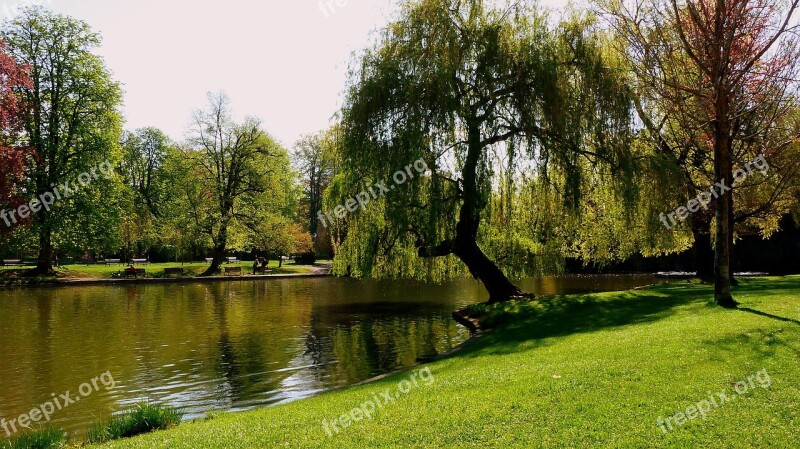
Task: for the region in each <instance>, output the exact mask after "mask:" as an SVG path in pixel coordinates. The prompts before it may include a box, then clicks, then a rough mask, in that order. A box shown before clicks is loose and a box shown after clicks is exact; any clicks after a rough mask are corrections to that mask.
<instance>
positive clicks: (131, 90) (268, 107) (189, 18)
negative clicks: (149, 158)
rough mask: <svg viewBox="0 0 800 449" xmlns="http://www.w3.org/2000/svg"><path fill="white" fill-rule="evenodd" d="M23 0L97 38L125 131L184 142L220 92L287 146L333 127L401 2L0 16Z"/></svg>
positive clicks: (309, 1)
mask: <svg viewBox="0 0 800 449" xmlns="http://www.w3.org/2000/svg"><path fill="white" fill-rule="evenodd" d="M26 1H27V2H36V1H38V2H41V1H44V3H45V4H49V6H50V7H51V8H53V9H55V10H57V11H59V12H62V13H65V14H68V15H71V16H73V17H76V18H79V19H82V20H85V21H86V22H88V23H89V25H91V27H92V29H94V30H95V31H97V32H99V33H100V34H101V35H102V36H103V46H102V48H101V49H100V50H99V53H100V54H101V55H102V56H103V57H104V58H105V59H106V64H107V66H108V67H109V68H110V69H111V71H112V72H113V73H114V77H115V79H116V80H117V81H119V82H121V83H122V85H123V89H124V90H125V105H124V108H123V111H124V113H125V117H126V120H127V123H126V125H125V127H126V129H134V128H140V127H144V126H155V127H158V128H160V129H162V130H164V131H165V132H166V133H167V134H168V135H170V136H171V137H172V138H173V139H176V140H179V141H180V140H183V138H184V136H185V132H186V130H187V128H188V126H189V121H190V118H191V112H192V111H193V110H195V109H197V108H200V107H203V106H204V105H205V102H206V92H209V91H218V90H224V91H225V92H226V93H227V94H228V95H229V96H230V97H231V100H232V102H233V108H234V111H235V113H236V114H237V115H239V116H243V115H253V116H256V117H259V118H260V119H262V120H263V122H264V127H265V129H266V130H267V131H269V132H270V133H271V134H272V135H273V136H275V137H276V138H278V139H279V140H280V141H281V142H282V143H283V144H284V145H286V146H287V147H291V146H292V145H293V144H294V142H295V141H296V140H297V139H298V137H299V136H300V135H302V134H306V133H311V132H315V131H318V130H320V129H323V128H325V127H327V126H328V125H329V124H330V120H331V118H332V116H333V114H334V113H335V112H336V111H337V109H338V107H339V106H340V104H341V95H342V91H343V88H344V84H345V79H346V75H347V69H348V64H349V62H350V60H351V54H352V53H353V52H354V51H358V50H360V49H362V48H364V47H365V46H366V45H367V44H368V42H369V37H370V33H371V31H372V30H375V29H377V28H379V27H382V26H383V25H385V24H386V23H387V22H388V20H389V18H390V17H391V13H392V12H394V10H395V8H396V3H397V2H396V0H338V1H339V3H340V4H344V6H342V7H339V6H336V3H335V2H334V3H333V6H332V9H328V10H327V11H328V12H327V16H326V14H325V13H324V12H323V11H322V10H321V8H320V0H226V1H224V2H223V1H210V0H128V1H123V0H23V2H21V3H20V2H17V1H16V0H0V15H2V16H4V17H5V16H7V14H8V12H9V11H13V7H14V6H15V5H18V4H24V2H26ZM325 1H326V2H327V1H328V0H325ZM4 2H5V3H4ZM544 3H545V4H550V5H554V6H559V5H563V4H564V3H565V1H564V0H547V1H545V2H544Z"/></svg>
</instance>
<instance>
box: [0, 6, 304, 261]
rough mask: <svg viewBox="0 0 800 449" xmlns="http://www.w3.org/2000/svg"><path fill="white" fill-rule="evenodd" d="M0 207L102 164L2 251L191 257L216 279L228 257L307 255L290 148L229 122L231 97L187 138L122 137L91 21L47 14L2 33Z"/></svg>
mask: <svg viewBox="0 0 800 449" xmlns="http://www.w3.org/2000/svg"><path fill="white" fill-rule="evenodd" d="M1 37H2V41H3V45H2V47H1V48H0V70H2V74H3V77H2V79H0V82H2V85H1V86H0V92H1V93H2V96H3V101H2V104H0V127H2V137H3V139H2V141H3V145H2V147H0V160H1V161H2V166H3V170H2V173H1V176H0V208H3V209H5V208H9V209H14V208H17V207H19V206H20V205H23V206H24V205H25V204H27V203H28V202H29V201H31V199H35V198H39V197H41V196H42V195H47V194H48V192H52V190H53V186H55V185H57V184H59V183H63V182H65V181H71V180H74V179H76V178H78V177H79V176H80V175H81V174H82V173H87V172H89V171H90V170H91V169H92V168H94V167H97V166H98V165H99V164H110V165H111V166H113V167H114V168H115V171H116V176H113V177H109V178H99V179H97V180H95V181H94V182H92V183H90V184H88V185H86V186H84V187H82V188H81V189H80V190H78V191H76V192H75V193H74V194H73V195H70V196H69V198H66V197H65V198H60V199H59V200H58V201H54V202H53V204H52V205H51V206H50V207H47V208H39V209H38V210H37V211H36V212H35V213H32V214H30V215H29V216H27V217H25V219H21V222H20V223H19V224H18V225H17V226H14V227H5V228H4V229H2V231H0V243H1V244H2V247H1V248H2V251H1V252H2V253H3V254H6V255H9V254H20V253H22V254H37V256H38V261H37V269H36V270H35V272H36V273H49V272H51V271H52V269H53V261H54V260H55V259H56V258H58V257H60V258H62V259H63V258H66V257H67V256H71V257H74V258H76V259H82V258H87V257H89V258H91V257H98V256H101V255H105V256H111V255H117V256H121V257H122V258H123V259H126V260H130V259H132V258H135V257H140V258H142V257H156V258H160V259H162V260H193V259H197V258H198V257H205V256H209V255H210V256H211V258H212V260H213V261H212V263H211V266H210V268H209V270H208V272H207V274H213V273H216V272H218V271H219V267H220V265H221V264H222V262H223V261H224V260H225V256H227V255H228V252H229V251H231V250H234V249H235V250H239V251H261V252H263V253H267V254H274V255H284V254H294V253H301V252H308V251H311V237H310V235H309V234H308V232H307V230H306V229H304V228H303V227H302V226H299V225H297V224H296V222H297V220H296V216H297V214H298V205H299V201H300V195H301V193H302V192H301V191H300V189H299V187H298V185H297V183H296V174H295V171H294V169H293V167H292V161H291V159H290V155H289V152H288V151H287V150H286V149H285V148H283V147H282V146H281V145H280V144H279V143H278V142H277V141H276V140H275V139H274V138H273V137H271V136H270V135H269V134H268V133H267V132H266V130H265V129H264V126H263V125H262V123H260V122H259V121H258V120H257V119H255V118H251V117H248V118H246V119H245V120H244V121H243V122H236V121H235V120H234V119H233V118H232V111H231V108H230V101H229V100H228V98H227V97H226V96H225V95H224V94H223V93H217V94H209V96H208V106H207V107H206V108H205V109H203V110H200V111H197V112H196V113H195V114H194V116H193V125H192V127H191V129H190V130H188V136H189V138H188V139H187V141H186V142H182V143H176V142H173V141H171V140H170V139H169V138H168V137H167V136H166V135H165V134H164V133H163V132H162V131H160V130H158V129H156V128H145V129H139V130H135V131H123V120H122V115H121V113H120V107H121V100H122V90H121V88H120V86H119V83H117V82H116V81H115V80H114V79H113V77H112V76H111V74H110V72H109V70H108V69H107V67H106V66H105V65H104V62H103V60H102V59H101V58H100V57H99V56H97V55H96V54H94V53H93V51H94V50H95V49H96V47H97V46H98V45H99V43H100V36H99V35H98V34H96V33H94V32H93V31H92V30H91V29H90V27H89V25H88V24H86V23H84V22H82V21H80V20H76V19H74V18H71V17H68V16H64V15H60V14H56V13H53V12H51V11H49V10H47V9H44V8H41V7H30V8H26V9H24V10H23V11H22V12H21V13H20V15H19V16H17V17H16V18H14V19H13V20H11V21H7V22H6V23H5V24H4V26H3V28H2V35H1Z"/></svg>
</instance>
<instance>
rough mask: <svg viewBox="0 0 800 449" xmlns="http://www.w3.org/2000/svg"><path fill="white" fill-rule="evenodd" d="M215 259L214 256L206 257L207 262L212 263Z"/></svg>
mask: <svg viewBox="0 0 800 449" xmlns="http://www.w3.org/2000/svg"><path fill="white" fill-rule="evenodd" d="M213 261H214V258H213V257H206V263H211V262H213Z"/></svg>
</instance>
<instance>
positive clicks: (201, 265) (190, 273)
mask: <svg viewBox="0 0 800 449" xmlns="http://www.w3.org/2000/svg"><path fill="white" fill-rule="evenodd" d="M236 266H240V267H242V270H243V272H244V274H252V272H253V262H240V263H238V264H226V265H223V267H236ZM126 267H127V266H126V265H119V264H116V265H64V266H62V267H60V268H57V271H58V278H59V279H62V280H63V279H111V277H112V275H114V274H115V273H117V272H119V271H122V270H124V269H125V268H126ZM137 268H144V269H145V270H147V276H148V277H164V270H165V269H167V268H183V269H184V270H185V275H184V277H194V276H198V275H200V274H202V273H203V272H204V271H205V270H206V269H207V268H208V264H207V263H205V262H193V263H186V264H181V263H180V262H172V263H153V264H148V265H137ZM269 269H270V270H272V273H270V274H306V273H311V272H312V270H313V267H312V266H310V265H298V264H296V263H294V261H288V262H284V263H283V266H282V267H281V268H278V262H277V261H276V260H273V261H271V262H270V264H269ZM19 275H20V267H0V283H2V281H4V280H5V281H7V282H10V281H12V280H14V278H18V277H19ZM25 280H26V281H27V283H34V284H35V283H40V282H45V281H48V280H51V278H47V277H37V278H33V279H25Z"/></svg>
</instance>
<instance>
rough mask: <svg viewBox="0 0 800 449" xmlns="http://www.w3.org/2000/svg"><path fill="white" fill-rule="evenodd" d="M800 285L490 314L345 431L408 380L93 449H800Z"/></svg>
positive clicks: (695, 289)
mask: <svg viewBox="0 0 800 449" xmlns="http://www.w3.org/2000/svg"><path fill="white" fill-rule="evenodd" d="M798 292H800V277H790V278H762V279H746V280H743V281H742V285H741V286H740V287H738V288H737V292H736V295H737V299H738V300H739V301H740V302H742V303H743V307H744V309H742V310H738V311H728V310H723V309H720V308H718V307H714V306H713V305H712V304H711V303H710V301H709V298H710V297H711V288H710V287H708V286H699V285H693V284H686V283H681V284H673V285H666V286H660V287H654V288H649V289H645V290H637V291H631V292H625V293H607V294H597V295H578V296H569V297H562V298H545V299H542V300H541V301H539V302H535V303H527V302H524V303H523V302H520V303H514V304H509V305H506V306H501V307H499V308H493V309H492V310H490V311H488V320H489V321H491V322H493V323H496V324H498V325H499V326H500V327H499V328H498V329H497V330H495V331H494V332H492V333H490V334H488V335H487V336H485V337H483V338H481V339H479V340H477V341H476V342H475V343H474V344H472V345H471V346H469V347H468V348H467V349H465V350H464V351H462V352H460V353H458V354H457V355H455V356H453V357H451V358H448V359H445V360H441V361H438V362H435V363H433V364H430V365H427V366H426V368H430V370H431V371H430V372H431V373H432V376H433V381H432V382H430V383H428V382H421V381H419V379H420V378H421V377H420V376H415V378H414V381H415V382H414V383H405V384H404V386H405V387H406V389H409V388H408V387H409V386H410V387H411V388H410V392H409V393H408V394H400V395H399V398H397V399H396V400H395V401H393V402H392V403H390V404H387V405H385V406H383V407H382V408H378V409H376V411H375V412H374V413H371V414H372V415H373V416H372V419H365V418H364V417H363V413H360V415H361V416H360V417H361V418H362V419H361V420H360V421H357V422H352V423H349V426H348V427H344V425H343V423H342V421H341V420H339V421H337V422H336V423H337V428H338V429H339V432H338V433H336V432H335V431H334V430H332V429H331V427H330V424H331V422H332V420H334V419H336V418H337V417H340V416H342V415H344V414H349V415H350V416H349V417H348V418H347V419H348V420H350V421H352V420H353V419H354V418H356V417H357V415H359V413H354V412H350V411H351V410H352V409H354V408H356V407H361V406H362V404H365V403H367V401H374V400H375V399H374V398H375V396H376V395H377V396H378V397H379V398H381V393H382V392H384V391H386V390H389V391H390V394H391V395H394V394H398V393H397V391H398V382H401V381H403V380H404V379H405V380H409V379H410V378H411V377H412V374H411V372H409V373H401V374H397V375H394V376H390V377H388V378H385V379H382V380H380V381H377V382H374V383H371V384H368V385H363V386H358V387H354V388H350V389H346V390H340V391H335V392H331V393H328V394H324V395H321V396H318V397H315V398H311V399H307V400H303V401H299V402H295V403H291V404H287V405H282V406H278V407H273V408H267V409H262V410H257V411H252V412H246V413H235V414H221V415H215V417H214V418H213V419H209V420H206V421H202V422H196V423H186V424H183V425H181V426H179V427H178V428H176V429H173V430H169V431H165V432H157V433H154V434H150V435H146V436H140V437H136V438H133V439H129V440H121V441H116V442H111V443H107V444H106V445H104V446H99V447H104V448H148V449H149V448H186V449H195V448H198V447H203V448H230V447H247V448H274V447H293V448H301V447H302V448H318V447H320V448H321V447H331V448H334V447H336V448H339V447H342V448H361V447H370V448H389V447H391V448H407V447H454V448H455V447H458V448H468V447H474V448H485V447H497V448H506V447H525V448H530V447H547V448H564V447H587V448H589V447H614V448H642V447H674V448H689V447H709V448H751V447H774V448H790V447H800V434H798V433H797V431H796V429H797V426H798V424H799V423H800V418H798V413H799V412H798V409H797V404H798V403H800V387H798V384H797V379H798V378H800V362H799V361H798V360H800V359H799V358H798V356H800V300H799V299H798V296H797V294H798ZM417 370H419V368H418V369H417ZM762 370H766V371H762ZM414 372H415V373H418V371H414ZM759 372H761V373H762V374H761V375H759V376H757V377H756V374H757V373H759ZM764 373H766V374H767V375H764ZM748 377H749V378H750V379H751V382H750V385H749V386H748V390H747V392H746V393H745V394H741V395H739V394H738V393H736V388H740V389H744V387H743V386H742V384H741V383H739V382H740V381H743V380H744V383H745V384H748V381H747V379H748ZM767 380H769V382H768V383H767V382H766V381H767ZM415 384H416V385H415ZM717 392H723V393H725V394H727V395H728V396H730V397H732V398H733V399H731V400H730V401H729V402H727V403H724V404H719V406H718V407H714V408H713V409H711V410H710V411H708V412H707V414H706V415H707V416H706V417H705V419H702V418H699V417H697V418H696V419H692V420H684V424H683V425H682V426H680V425H678V424H676V423H675V421H674V420H673V421H672V422H673V426H674V427H673V428H674V430H672V431H669V430H668V429H665V430H662V429H661V428H660V427H659V425H658V424H657V420H658V418H659V417H661V418H665V417H668V416H671V415H674V414H675V413H677V412H686V411H687V409H688V410H690V409H689V407H691V406H693V405H695V404H698V403H701V401H703V400H706V399H707V398H708V397H709V394H714V393H717ZM720 401H721V400H720ZM362 410H365V409H364V408H362ZM366 410H367V411H368V410H369V407H367V408H366ZM695 415H696V410H695ZM323 420H328V423H329V428H328V430H329V431H330V433H331V435H329V434H328V433H327V432H326V430H325V428H324V427H323V424H322V421H323Z"/></svg>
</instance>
